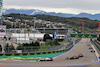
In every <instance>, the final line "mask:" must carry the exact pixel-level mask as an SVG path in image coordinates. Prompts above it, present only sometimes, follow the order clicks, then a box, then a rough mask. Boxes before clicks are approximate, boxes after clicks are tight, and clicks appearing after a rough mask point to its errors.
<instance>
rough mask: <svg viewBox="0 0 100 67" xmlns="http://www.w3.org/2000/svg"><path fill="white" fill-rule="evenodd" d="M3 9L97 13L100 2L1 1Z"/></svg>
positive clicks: (57, 0)
mask: <svg viewBox="0 0 100 67" xmlns="http://www.w3.org/2000/svg"><path fill="white" fill-rule="evenodd" d="M3 1H4V8H15V9H40V10H44V11H49V12H50V11H53V12H62V13H74V14H78V13H80V12H88V13H92V14H95V13H99V11H100V9H99V6H100V0H3Z"/></svg>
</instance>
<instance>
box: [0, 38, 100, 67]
mask: <svg viewBox="0 0 100 67" xmlns="http://www.w3.org/2000/svg"><path fill="white" fill-rule="evenodd" d="M88 44H90V42H89V39H88V38H83V39H82V40H81V41H80V42H79V43H78V44H77V45H75V46H74V48H73V49H71V50H70V51H69V52H66V53H64V54H62V55H60V56H57V57H56V58H55V59H54V61H41V62H25V61H0V63H1V64H5V65H6V67H7V65H10V67H11V65H15V66H16V67H44V66H45V67H62V66H63V67H69V66H70V67H100V63H99V62H98V58H97V57H96V55H95V53H91V50H92V49H89V47H91V46H87V45H88ZM78 54H83V55H84V57H81V58H79V59H74V60H66V58H67V57H72V56H74V55H75V56H77V55H78ZM1 64H0V67H4V66H2V65H1ZM12 67H14V66H12Z"/></svg>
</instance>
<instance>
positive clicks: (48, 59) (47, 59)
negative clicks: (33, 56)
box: [37, 58, 53, 61]
mask: <svg viewBox="0 0 100 67" xmlns="http://www.w3.org/2000/svg"><path fill="white" fill-rule="evenodd" d="M37 61H53V58H44V59H39V60H37Z"/></svg>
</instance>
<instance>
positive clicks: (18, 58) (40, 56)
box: [0, 52, 63, 61]
mask: <svg viewBox="0 0 100 67" xmlns="http://www.w3.org/2000/svg"><path fill="white" fill-rule="evenodd" d="M62 53H63V52H60V53H52V54H42V55H24V56H0V59H6V60H30V61H34V60H37V59H42V58H46V57H48V58H50V57H55V56H57V55H60V54H62Z"/></svg>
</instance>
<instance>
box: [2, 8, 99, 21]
mask: <svg viewBox="0 0 100 67" xmlns="http://www.w3.org/2000/svg"><path fill="white" fill-rule="evenodd" d="M10 13H20V14H27V15H37V14H44V15H52V16H59V17H81V18H83V17H85V18H89V19H92V20H95V19H97V20H100V14H94V15H92V14H88V13H80V14H78V15H75V14H67V13H55V12H45V11H42V10H38V9H3V15H6V14H10Z"/></svg>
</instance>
